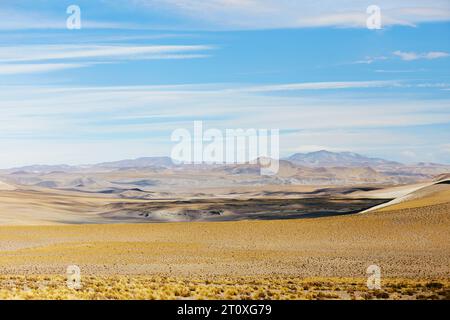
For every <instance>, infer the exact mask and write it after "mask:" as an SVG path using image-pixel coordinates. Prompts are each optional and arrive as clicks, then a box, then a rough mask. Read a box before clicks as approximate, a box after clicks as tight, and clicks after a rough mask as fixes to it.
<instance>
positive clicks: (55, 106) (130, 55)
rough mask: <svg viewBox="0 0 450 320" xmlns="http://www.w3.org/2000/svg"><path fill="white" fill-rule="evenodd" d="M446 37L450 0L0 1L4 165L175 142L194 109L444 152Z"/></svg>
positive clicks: (336, 138) (316, 138)
mask: <svg viewBox="0 0 450 320" xmlns="http://www.w3.org/2000/svg"><path fill="white" fill-rule="evenodd" d="M373 4H375V5H377V6H379V7H380V9H381V22H382V29H380V30H369V29H368V28H367V26H366V20H367V18H368V16H369V14H368V13H367V12H366V9H367V7H368V6H369V5H373ZM70 5H78V6H79V7H80V9H81V29H73V30H69V29H67V27H66V20H67V18H68V17H69V16H70V14H68V13H67V8H68V7H69V6H70ZM449 39H450V1H448V0H443V1H438V0H436V1H414V0H409V1H402V0H390V1H387V0H386V1H384V0H379V1H375V2H374V1H362V0H359V1H355V0H348V1H346V0H342V1H335V0H334V1H331V0H323V1H317V0H316V1H288V0H209V1H200V0H130V1H125V0H115V1H113V0H98V1H94V0H89V1H88V0H82V1H74V0H71V1H66V0H46V1H44V0H14V1H13V0H4V1H1V2H0V121H1V126H0V148H1V151H2V153H1V157H0V167H14V166H21V165H26V164H32V163H47V164H56V163H68V164H80V163H94V162H101V161H109V160H118V159H124V158H134V157H140V156H153V155H169V154H170V150H171V148H172V147H173V143H172V142H171V141H170V135H171V133H172V131H173V130H175V129H177V128H186V129H189V130H192V127H193V121H195V120H202V121H203V122H204V126H205V127H206V128H218V129H226V128H233V129H234V128H244V129H248V128H256V129H258V128H266V129H271V128H274V129H280V132H281V138H280V144H281V155H282V156H285V155H288V154H291V153H294V152H308V151H315V150H321V149H327V150H331V151H353V152H359V153H362V154H365V155H369V156H376V157H384V158H387V159H392V160H397V161H402V162H408V163H410V162H420V161H427V162H428V161H430V162H441V163H450V74H449V70H450V56H449V55H450V41H449Z"/></svg>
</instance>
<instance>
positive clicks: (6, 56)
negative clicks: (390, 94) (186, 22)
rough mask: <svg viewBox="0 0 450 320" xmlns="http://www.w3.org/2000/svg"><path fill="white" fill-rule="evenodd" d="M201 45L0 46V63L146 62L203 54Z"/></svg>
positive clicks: (203, 47)
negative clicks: (118, 60) (168, 57)
mask: <svg viewBox="0 0 450 320" xmlns="http://www.w3.org/2000/svg"><path fill="white" fill-rule="evenodd" d="M211 49H213V47H211V46H205V45H165V46H155V45H148V46H131V45H116V46H108V45H86V46H83V45H43V46H33V45H29V46H12V47H7V46H4V47H0V62H20V61H43V60H64V59H132V58H134V59H146V58H155V57H160V56H174V57H177V54H180V53H182V54H184V53H186V52H196V51H206V50H211Z"/></svg>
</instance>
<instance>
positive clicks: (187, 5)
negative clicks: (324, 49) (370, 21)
mask: <svg viewBox="0 0 450 320" xmlns="http://www.w3.org/2000/svg"><path fill="white" fill-rule="evenodd" d="M134 3H137V4H138V5H140V6H143V7H147V8H148V9H149V10H152V11H157V10H166V11H170V12H171V13H176V14H179V15H182V16H185V17H188V18H191V20H192V21H193V23H194V24H195V26H196V27H200V28H201V27H205V28H210V29H211V28H215V29H265V28H302V27H330V26H331V27H363V28H365V27H366V20H367V17H368V15H367V13H366V8H367V7H368V6H370V5H373V4H376V5H377V6H379V7H380V8H381V17H382V25H383V26H390V25H407V26H414V25H416V24H418V23H422V22H434V21H449V20H450V4H449V2H448V1H446V0H434V1H427V3H424V2H423V1H420V0H378V1H377V2H376V3H374V2H373V1H369V0H341V1H335V0H321V1H291V0H208V1H198V0H135V1H134Z"/></svg>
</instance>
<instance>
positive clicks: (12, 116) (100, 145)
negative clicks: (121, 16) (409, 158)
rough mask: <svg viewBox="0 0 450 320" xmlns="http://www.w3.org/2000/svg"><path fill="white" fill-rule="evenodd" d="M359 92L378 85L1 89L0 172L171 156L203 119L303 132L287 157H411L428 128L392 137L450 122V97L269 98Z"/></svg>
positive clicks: (286, 145) (440, 135) (286, 141)
mask: <svg viewBox="0 0 450 320" xmlns="http://www.w3.org/2000/svg"><path fill="white" fill-rule="evenodd" d="M375 84H376V85H377V86H378V85H384V84H383V83H377V82H375ZM385 85H387V86H389V85H391V84H390V83H387V84H385ZM358 86H359V87H361V86H362V88H372V87H373V86H374V84H373V83H362V84H358V82H332V83H312V84H296V85H295V86H294V87H293V85H292V84H286V85H274V86H247V87H245V88H242V85H212V84H210V85H208V84H206V85H179V86H177V85H173V86H122V87H81V88H80V87H61V86H58V87H51V86H50V87H26V86H25V87H2V88H0V109H1V110H2V112H1V114H0V121H1V123H2V124H3V125H2V126H1V127H0V137H2V139H0V149H1V150H2V151H3V152H4V153H5V154H6V156H5V157H3V158H1V159H0V166H9V164H10V163H11V162H14V159H15V158H17V159H19V158H21V157H22V156H26V157H25V158H24V159H32V160H27V161H32V162H37V161H39V162H49V161H51V163H55V162H70V163H74V162H98V161H104V160H109V159H105V158H110V159H120V158H127V157H132V156H133V157H134V156H140V155H152V154H155V152H156V151H155V150H158V153H159V150H170V146H171V142H170V133H171V132H172V130H174V129H176V128H187V129H191V128H192V122H193V121H194V120H203V121H204V123H205V126H207V127H211V128H218V129H225V128H269V129H270V128H279V129H285V130H290V131H296V132H297V133H296V135H291V136H292V138H285V137H283V138H282V148H283V150H282V151H283V152H285V151H286V150H288V151H290V150H300V149H298V147H299V146H300V147H301V146H308V148H310V149H311V150H312V149H313V147H321V146H325V147H327V149H330V148H334V149H343V150H348V149H350V150H362V149H363V148H366V149H367V150H368V149H370V148H373V149H379V148H387V145H392V144H394V143H395V145H396V146H404V145H408V146H411V150H412V149H413V147H414V146H415V145H423V144H426V143H427V141H428V140H427V137H428V135H429V134H431V133H428V132H426V131H425V132H424V131H420V132H418V133H417V141H415V140H413V139H411V134H410V133H408V134H406V133H405V134H404V135H403V136H402V135H399V134H397V133H395V134H393V133H392V132H397V131H395V130H401V128H408V127H410V126H418V125H435V124H444V123H450V110H449V109H448V105H449V101H448V100H445V99H443V100H439V99H432V100H421V99H416V100H414V101H412V100H411V99H409V98H408V100H406V101H405V100H402V99H394V98H391V99H388V98H387V97H383V96H382V94H379V95H377V96H379V99H378V98H374V97H373V96H367V92H366V91H364V93H361V94H358V93H352V97H351V98H349V97H343V96H342V95H327V96H326V97H324V96H323V95H321V94H320V93H317V94H310V95H303V94H302V95H301V96H300V95H282V96H276V95H261V94H260V93H261V92H266V91H267V90H275V91H277V90H285V89H286V88H287V89H288V90H291V89H292V88H302V89H303V88H315V89H316V90H319V88H321V89H324V90H325V89H328V88H350V87H358ZM255 88H258V90H255ZM295 90H296V89H295ZM367 130H370V133H367V132H368V131H367ZM386 130H388V131H386ZM389 130H393V131H392V132H389ZM342 131H345V132H346V134H342ZM339 132H341V134H339ZM441 140H443V141H444V142H447V141H448V135H446V134H445V132H442V131H441V132H438V131H437V132H436V143H443V142H441ZM430 141H431V140H430ZM433 141H434V140H433ZM19 146H20V147H19ZM52 146H54V148H52ZM320 149H323V148H320ZM48 150H52V152H48ZM305 150H306V149H305ZM399 150H404V149H402V148H400V149H399ZM397 151H398V150H397ZM397 151H395V152H397ZM77 152H79V154H78V155H76V154H75V155H74V153H77ZM398 152H400V151H398ZM166 154H167V153H166ZM70 159H72V160H70ZM24 161H25V160H24Z"/></svg>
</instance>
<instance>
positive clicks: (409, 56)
mask: <svg viewBox="0 0 450 320" xmlns="http://www.w3.org/2000/svg"><path fill="white" fill-rule="evenodd" d="M393 54H394V55H396V56H398V57H400V58H401V59H402V60H404V61H413V60H419V59H428V60H433V59H438V58H446V57H448V56H449V54H448V53H447V52H442V51H430V52H425V53H416V52H404V51H400V50H397V51H394V52H393Z"/></svg>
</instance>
